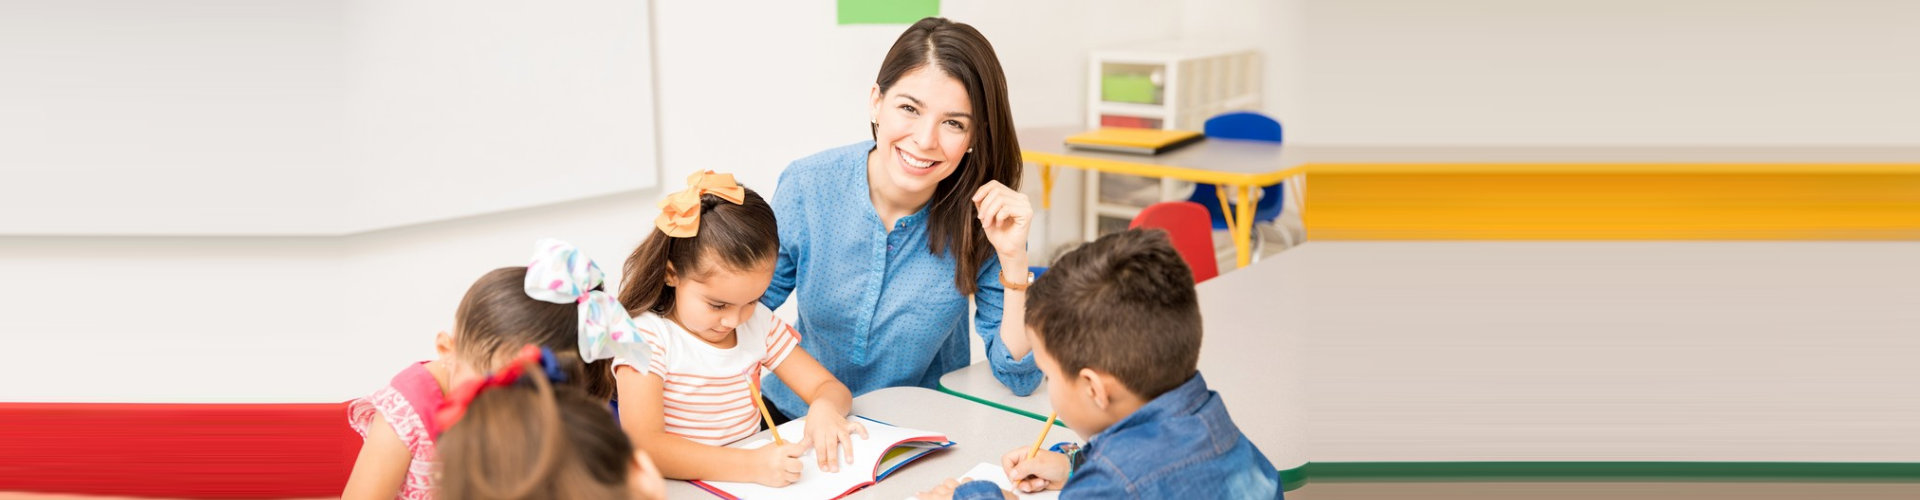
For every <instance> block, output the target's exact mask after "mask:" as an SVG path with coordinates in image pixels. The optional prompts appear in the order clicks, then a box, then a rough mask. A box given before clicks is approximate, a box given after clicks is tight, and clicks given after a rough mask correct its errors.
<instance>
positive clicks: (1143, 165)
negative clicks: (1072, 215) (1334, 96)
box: [1018, 127, 1305, 267]
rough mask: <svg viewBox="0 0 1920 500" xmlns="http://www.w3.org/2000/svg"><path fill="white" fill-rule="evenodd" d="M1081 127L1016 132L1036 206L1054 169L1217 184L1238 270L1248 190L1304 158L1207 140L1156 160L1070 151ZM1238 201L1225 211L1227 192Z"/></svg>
mask: <svg viewBox="0 0 1920 500" xmlns="http://www.w3.org/2000/svg"><path fill="white" fill-rule="evenodd" d="M1086 130H1087V129H1086V128H1085V127H1035V128H1023V129H1020V130H1019V131H1018V134H1019V138H1020V156H1021V157H1022V158H1023V159H1025V160H1026V161H1027V162H1029V163H1035V164H1038V165H1039V166H1040V184H1041V202H1040V203H1041V206H1042V207H1050V206H1052V204H1053V168H1054V167H1074V168H1082V169H1087V170H1096V171H1100V172H1107V173H1116V174H1127V175H1138V176H1144V177H1162V178H1169V179H1179V180H1184V181H1191V182H1204V183H1211V184H1218V185H1220V187H1221V188H1222V191H1220V193H1219V194H1220V205H1221V207H1222V209H1223V210H1222V212H1221V213H1229V214H1233V215H1234V217H1233V219H1230V220H1228V221H1227V230H1228V231H1229V232H1231V233H1232V234H1233V245H1234V250H1236V251H1237V252H1238V259H1239V260H1238V262H1239V264H1240V267H1246V266H1247V264H1248V263H1249V262H1251V256H1252V254H1251V253H1249V252H1251V251H1252V249H1253V237H1252V235H1253V207H1254V199H1253V190H1254V188H1260V187H1265V186H1271V185H1274V184H1279V183H1281V182H1282V181H1286V180H1288V179H1289V178H1290V177H1292V178H1295V179H1296V180H1297V179H1298V177H1297V176H1299V175H1300V174H1301V173H1302V172H1304V168H1303V165H1302V164H1303V163H1304V162H1305V156H1304V155H1303V154H1297V153H1292V152H1290V151H1292V150H1291V149H1288V148H1284V147H1282V146H1281V145H1280V144H1279V143H1273V142H1264V141H1244V140H1232V139H1208V140H1204V141H1200V142H1198V143H1195V144H1190V145H1187V146H1183V147H1181V148H1179V149H1175V150H1173V151H1168V152H1165V153H1161V154H1157V155H1151V156H1149V155H1133V154H1125V153H1106V152H1100V151H1085V150H1078V149H1070V148H1068V147H1067V146H1066V139H1067V137H1068V136H1072V135H1074V134H1078V133H1081V132H1085V131H1086ZM1228 190H1231V191H1232V192H1233V193H1234V194H1235V196H1238V205H1237V207H1238V208H1236V209H1235V210H1231V211H1229V210H1224V208H1225V207H1226V206H1227V203H1228V201H1227V198H1228V196H1227V192H1228Z"/></svg>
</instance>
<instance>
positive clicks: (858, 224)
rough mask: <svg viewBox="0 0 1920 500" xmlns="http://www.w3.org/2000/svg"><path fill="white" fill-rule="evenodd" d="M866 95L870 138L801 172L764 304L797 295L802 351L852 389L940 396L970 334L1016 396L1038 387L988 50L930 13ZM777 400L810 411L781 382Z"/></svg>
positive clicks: (791, 186)
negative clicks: (907, 389) (910, 389)
mask: <svg viewBox="0 0 1920 500" xmlns="http://www.w3.org/2000/svg"><path fill="white" fill-rule="evenodd" d="M869 93H870V97H871V99H870V103H869V109H868V118H869V120H870V122H871V123H870V124H869V125H870V127H871V131H872V139H871V140H863V141H860V142H858V143H854V144H851V145H847V146H842V147H838V148H834V149H829V150H826V151H823V152H820V153H818V154H815V155H813V156H809V157H806V158H802V159H800V160H798V161H795V162H793V164H792V165H789V166H788V167H787V169H786V170H785V171H784V172H782V173H781V175H780V185H779V188H778V189H777V190H776V191H775V196H774V201H773V207H774V212H775V213H776V214H777V216H778V218H779V221H780V223H779V226H780V227H779V230H780V260H779V263H778V268H777V269H776V272H775V274H774V279H773V284H772V286H770V287H769V288H768V289H767V292H766V294H765V295H764V296H763V297H762V298H761V299H760V300H761V303H762V304H765V305H766V306H767V307H769V308H773V307H778V306H779V305H780V304H782V303H784V302H786V300H787V298H788V297H789V296H790V295H791V296H797V297H798V300H799V302H800V304H799V313H800V314H799V324H800V331H801V332H802V333H803V335H802V340H801V344H800V345H801V346H802V347H804V348H805V349H806V350H807V351H808V352H810V353H813V355H814V357H816V358H817V359H819V361H820V363H821V364H823V365H825V366H826V367H827V369H828V370H829V371H831V372H833V375H834V376H835V377H836V378H838V379H840V381H841V382H843V383H845V384H846V385H847V387H848V388H849V389H851V390H852V391H853V394H854V395H859V394H863V393H866V392H868V391H872V390H875V389H880V388H884V387H894V386H919V387H929V388H930V387H934V386H935V385H936V384H937V383H938V382H939V379H940V376H941V375H944V374H946V373H947V372H950V371H953V370H956V369H959V368H961V367H964V366H966V365H968V364H969V363H971V362H972V359H970V358H971V353H970V352H969V349H968V342H967V330H969V328H968V324H969V321H968V320H969V318H968V317H967V316H968V306H969V304H970V303H971V305H972V306H973V309H974V310H975V313H974V315H973V318H972V321H971V323H972V328H971V329H972V330H973V331H974V332H976V333H977V334H978V335H980V338H981V339H982V340H983V341H984V342H985V344H986V347H987V358H988V361H989V362H990V363H992V365H993V373H994V375H995V376H996V377H997V378H998V379H999V380H1000V381H1001V383H1003V384H1006V386H1007V387H1008V388H1010V389H1012V390H1013V392H1014V393H1015V394H1021V395H1025V394H1028V393H1031V392H1032V391H1033V389H1034V387H1035V386H1037V385H1038V384H1039V382H1040V372H1039V369H1038V368H1036V367H1035V366H1034V363H1033V358H1032V356H1031V355H1030V354H1029V351H1030V344H1029V343H1028V342H1027V336H1026V328H1025V327H1024V326H1023V323H1022V320H1021V315H1022V312H1023V310H1024V309H1023V307H1022V305H1023V303H1024V302H1025V300H1026V296H1025V294H1024V292H1023V291H1022V290H1024V289H1025V288H1026V285H1027V284H1028V283H1029V282H1030V281H1031V276H1030V273H1028V272H1027V248H1026V246H1027V227H1028V224H1029V222H1030V221H1031V220H1032V218H1033V207H1032V205H1031V204H1030V203H1029V202H1028V201H1027V197H1026V196H1025V195H1023V194H1020V192H1019V191H1017V190H1016V189H1017V188H1018V187H1019V181H1020V169H1021V161H1020V147H1019V143H1018V141H1017V140H1016V139H1015V137H1014V129H1013V116H1012V114H1011V112H1010V111H1009V108H1008V102H1007V83H1006V76H1005V75H1004V74H1003V72H1002V71H1001V69H1000V62H999V59H998V58H997V57H995V55H994V53H993V46H992V45H991V44H989V43H987V40H986V37H984V36H981V34H980V32H979V31H976V30H974V29H973V27H971V26H968V25H966V24H962V23H956V22H952V21H948V20H946V19H941V18H927V19H922V20H920V22H917V23H914V24H913V26H911V27H908V28H907V30H906V32H905V33H902V34H901V35H900V37H899V39H897V40H895V41H894V44H893V47H892V48H891V49H890V50H888V51H887V55H886V58H885V59H884V60H882V61H881V64H880V72H879V75H878V77H877V78H876V79H875V81H874V85H873V87H872V89H871V90H870V91H869ZM766 395H767V398H768V399H769V400H770V401H771V402H772V403H773V405H774V406H775V407H776V408H779V409H780V412H781V413H784V414H786V415H788V416H800V415H804V414H806V412H807V407H806V404H805V403H804V402H803V401H801V400H800V399H799V398H798V397H796V396H795V395H794V393H793V391H792V390H790V389H788V388H787V387H786V386H784V385H781V384H780V383H779V381H778V380H774V379H769V380H768V381H767V384H766Z"/></svg>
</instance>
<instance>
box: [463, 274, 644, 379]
mask: <svg viewBox="0 0 1920 500" xmlns="http://www.w3.org/2000/svg"><path fill="white" fill-rule="evenodd" d="M526 279H527V268H525V267H502V268H499V269H495V270H493V271H491V272H488V273H487V274H486V275H484V276H481V277H480V279H479V280H477V281H474V282H473V286H472V287H470V288H468V289H467V295H466V297H463V298H461V299H460V308H459V310H457V311H455V312H454V314H453V320H454V332H455V334H456V335H458V340H457V342H456V343H455V344H454V345H455V347H454V355H455V356H456V357H458V358H459V359H461V360H462V361H464V362H465V363H466V364H467V366H471V367H474V368H475V369H478V370H481V371H491V370H492V368H493V363H494V362H496V361H499V360H500V359H499V358H502V357H506V356H512V355H513V354H512V353H514V352H517V351H515V349H518V348H519V347H520V346H524V345H527V344H533V345H537V346H540V347H545V348H547V349H549V350H552V351H553V353H554V355H556V356H560V357H563V358H568V359H572V360H573V361H574V363H571V364H570V365H577V364H579V361H580V316H579V314H580V306H579V305H577V304H555V303H552V302H545V301H541V300H537V299H534V298H533V297H529V296H527V291H526V288H525V287H526V284H525V283H526ZM568 375H571V376H572V377H571V378H569V379H568V380H579V381H581V382H580V387H581V388H582V389H585V390H586V392H587V394H588V395H591V396H593V397H596V398H600V399H601V400H602V401H607V400H612V399H613V393H614V382H613V360H607V359H603V360H600V361H595V362H593V363H592V364H589V365H586V366H585V368H584V369H583V370H581V371H580V372H579V373H569V374H568Z"/></svg>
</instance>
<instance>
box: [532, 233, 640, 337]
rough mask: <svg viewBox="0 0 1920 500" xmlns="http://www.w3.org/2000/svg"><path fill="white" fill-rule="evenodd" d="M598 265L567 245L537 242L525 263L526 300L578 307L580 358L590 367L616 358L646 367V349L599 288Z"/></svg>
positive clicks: (627, 319)
mask: <svg viewBox="0 0 1920 500" xmlns="http://www.w3.org/2000/svg"><path fill="white" fill-rule="evenodd" d="M605 279H606V278H605V276H604V275H602V274H601V273H600V266H598V265H595V264H594V263H593V259H589V258H587V256H586V255H583V254H581V253H580V249H579V248H575V247H574V246H573V244H572V243H567V242H565V241H560V240H556V239H553V238H543V239H541V240H540V241H538V242H535V243H534V244H533V262H532V263H531V264H527V281H526V290H527V296H528V297H533V298H534V299H535V300H540V301H543V302H552V303H555V304H568V303H578V304H580V314H579V316H580V359H582V360H584V361H586V362H588V363H592V362H594V361H599V360H602V359H612V358H620V359H623V360H628V362H632V363H635V364H637V365H639V366H646V365H647V357H648V355H650V354H652V350H651V349H650V348H649V347H648V346H647V341H646V339H644V338H642V337H641V336H640V329H639V328H638V327H636V326H634V324H633V318H632V317H630V316H627V309H626V308H625V307H622V306H621V305H620V301H618V300H615V299H614V298H613V294H609V293H607V292H605V291H603V290H596V289H595V288H598V287H600V284H601V282H602V281H603V280H605Z"/></svg>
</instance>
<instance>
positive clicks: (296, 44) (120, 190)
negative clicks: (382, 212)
mask: <svg viewBox="0 0 1920 500" xmlns="http://www.w3.org/2000/svg"><path fill="white" fill-rule="evenodd" d="M344 10H345V9H344V8H343V7H342V6H341V5H340V4H339V3H338V2H332V1H321V0H174V1H164V2H162V1H143V0H71V1H69V0H8V1H5V2H0V176H4V179H6V182H0V234H97V233H103V232H119V231H126V232H133V233H140V232H152V231H156V230H157V231H159V232H167V231H175V230H179V231H182V232H193V231H192V229H194V228H218V227H244V228H269V227H275V226H276V225H278V226H283V227H328V226H331V225H332V222H331V219H332V212H331V211H332V210H333V209H335V208H337V202H336V200H335V199H334V198H333V197H332V194H334V193H336V192H338V191H339V190H341V189H343V188H344V187H345V182H344V180H343V179H340V178H339V177H338V175H336V172H337V171H336V170H335V169H336V168H337V167H338V166H339V165H340V164H341V161H342V160H343V159H344V154H343V150H344V142H343V138H342V136H341V134H340V130H341V128H342V127H343V126H344V119H343V116H342V115H341V114H340V113H339V108H340V106H341V105H342V103H343V102H344V100H345V97H346V93H345V88H344V84H345V81H346V71H345V70H346V64H345V61H344V58H343V57H342V56H343V54H342V53H341V51H340V47H341V44H342V43H343V40H344V38H343V37H344V32H343V26H342V20H343V19H344ZM236 207H242V208H244V209H241V210H236V209H235V208H236Z"/></svg>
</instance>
